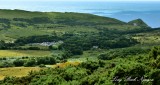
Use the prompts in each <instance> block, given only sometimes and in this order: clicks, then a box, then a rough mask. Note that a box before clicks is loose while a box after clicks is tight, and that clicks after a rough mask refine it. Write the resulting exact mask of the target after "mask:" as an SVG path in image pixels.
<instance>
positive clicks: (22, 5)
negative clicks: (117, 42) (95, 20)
mask: <svg viewBox="0 0 160 85" xmlns="http://www.w3.org/2000/svg"><path fill="white" fill-rule="evenodd" d="M0 9H21V10H27V11H42V12H79V13H90V14H94V15H99V16H105V17H112V18H116V19H119V20H121V21H124V22H129V21H131V20H134V19H142V20H143V21H144V22H146V23H147V24H148V25H149V26H150V27H152V28H157V27H160V1H159V2H158V1H148V2H144V1H137V2H136V1H135V2H133V1H128V2H127V1H124V2H122V1H121V2H120V1H113V2H109V1H87V0H86V1H54V0H53V1H51V0H46V1H45V0H40V1H37V0H35V1H34V0H17V1H14V0H13V1H12V0H6V1H5V0H2V1H0Z"/></svg>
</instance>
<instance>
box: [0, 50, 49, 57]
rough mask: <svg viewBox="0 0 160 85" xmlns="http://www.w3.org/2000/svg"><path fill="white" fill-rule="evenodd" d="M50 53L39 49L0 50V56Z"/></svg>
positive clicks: (45, 54)
mask: <svg viewBox="0 0 160 85" xmlns="http://www.w3.org/2000/svg"><path fill="white" fill-rule="evenodd" d="M49 55H51V52H50V51H41V50H0V57H26V56H27V57H42V56H49Z"/></svg>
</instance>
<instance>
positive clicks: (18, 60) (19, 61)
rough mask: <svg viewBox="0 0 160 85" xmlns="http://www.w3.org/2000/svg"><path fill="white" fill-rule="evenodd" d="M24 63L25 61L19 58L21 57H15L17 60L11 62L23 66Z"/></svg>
mask: <svg viewBox="0 0 160 85" xmlns="http://www.w3.org/2000/svg"><path fill="white" fill-rule="evenodd" d="M24 63H25V61H24V60H21V59H17V60H15V61H14V62H13V64H14V65H15V66H23V65H24Z"/></svg>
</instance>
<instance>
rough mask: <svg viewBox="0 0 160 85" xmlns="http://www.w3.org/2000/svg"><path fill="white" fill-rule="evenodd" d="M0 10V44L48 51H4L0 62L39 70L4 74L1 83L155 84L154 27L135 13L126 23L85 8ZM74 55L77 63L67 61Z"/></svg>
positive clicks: (2, 65)
mask: <svg viewBox="0 0 160 85" xmlns="http://www.w3.org/2000/svg"><path fill="white" fill-rule="evenodd" d="M0 14H1V16H0V36H1V37H0V50H17V51H18V50H24V51H26V52H27V51H28V50H30V51H33V50H34V51H38V50H41V51H46V50H47V51H51V52H52V55H48V56H34V57H33V56H32V57H31V56H15V57H12V58H10V57H7V56H5V55H4V57H1V58H0V68H7V67H40V68H42V70H41V71H39V72H33V71H31V72H30V73H29V74H28V76H25V77H20V78H18V77H10V76H8V77H5V78H4V80H2V81H0V84H2V85H12V84H14V85H39V84H40V85H44V84H45V85H159V84H160V81H159V78H160V76H159V74H160V71H159V68H160V63H159V60H160V58H159V56H160V47H159V45H160V44H159V43H160V39H159V37H160V35H159V32H160V30H159V29H158V28H157V29H151V28H150V27H149V26H148V25H147V24H146V23H145V22H143V21H142V20H141V19H136V20H133V21H130V22H128V23H126V22H122V21H119V20H116V19H113V18H108V17H101V16H96V15H91V14H82V13H58V12H29V11H23V10H0ZM74 59H75V60H76V59H77V60H78V63H76V64H70V63H71V62H73V63H74V62H75V61H74ZM70 61H71V62H70ZM57 63H59V65H55V67H54V68H52V67H47V65H53V64H57ZM61 64H64V66H61ZM65 64H66V65H65Z"/></svg>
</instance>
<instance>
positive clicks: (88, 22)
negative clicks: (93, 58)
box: [0, 10, 141, 41]
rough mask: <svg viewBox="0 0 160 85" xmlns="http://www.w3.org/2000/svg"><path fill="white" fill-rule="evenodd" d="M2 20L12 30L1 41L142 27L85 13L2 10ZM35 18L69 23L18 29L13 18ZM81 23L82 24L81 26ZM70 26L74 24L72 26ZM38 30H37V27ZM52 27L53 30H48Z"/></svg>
mask: <svg viewBox="0 0 160 85" xmlns="http://www.w3.org/2000/svg"><path fill="white" fill-rule="evenodd" d="M0 15H1V16H0V18H5V19H9V20H10V22H11V28H10V29H5V30H1V31H0V36H1V38H0V40H5V41H13V40H15V39H17V38H19V37H27V36H33V35H46V34H48V35H51V34H52V33H53V32H56V33H59V34H63V33H65V32H72V33H77V32H99V29H109V30H120V31H126V30H137V29H141V27H140V26H133V25H130V24H127V23H125V22H122V21H120V20H117V19H114V18H108V17H102V16H96V15H91V14H84V13H60V12H29V11H23V10H0ZM35 17H48V18H49V19H50V20H51V21H53V22H60V21H63V22H69V23H67V24H63V23H58V24H55V23H41V24H33V25H29V26H27V27H24V28H23V27H18V26H16V25H15V24H16V23H19V22H16V21H14V20H13V18H23V19H31V18H35ZM79 23H81V24H79ZM69 24H74V26H70V25H69ZM35 25H36V26H38V28H36V26H35ZM47 27H52V28H47ZM22 33H23V34H22Z"/></svg>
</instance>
